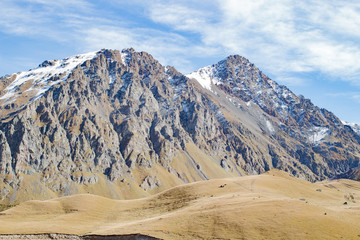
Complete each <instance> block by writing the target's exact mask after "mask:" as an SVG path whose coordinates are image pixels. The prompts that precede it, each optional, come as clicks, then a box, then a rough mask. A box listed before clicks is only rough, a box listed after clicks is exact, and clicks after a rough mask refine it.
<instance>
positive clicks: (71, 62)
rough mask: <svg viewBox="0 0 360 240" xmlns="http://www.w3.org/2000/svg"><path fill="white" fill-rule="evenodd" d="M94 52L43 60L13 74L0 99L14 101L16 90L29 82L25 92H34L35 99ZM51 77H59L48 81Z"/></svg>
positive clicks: (90, 57)
mask: <svg viewBox="0 0 360 240" xmlns="http://www.w3.org/2000/svg"><path fill="white" fill-rule="evenodd" d="M96 54H97V52H90V53H86V54H80V55H76V56H72V57H69V58H65V59H62V60H52V61H45V62H43V63H42V64H40V65H39V67H37V68H35V69H31V70H29V71H26V72H20V73H18V74H15V75H16V78H15V80H14V81H13V82H12V83H11V84H10V85H9V86H7V87H6V88H5V89H4V92H6V93H5V94H4V95H3V96H1V97H0V100H3V101H4V102H6V101H8V100H10V99H11V100H12V101H14V100H15V99H16V95H17V92H18V91H17V90H18V89H19V88H20V87H21V86H22V85H23V84H25V83H30V84H31V87H30V88H28V89H27V90H26V91H27V92H28V91H35V92H36V94H35V96H34V98H33V100H35V99H37V98H39V97H40V96H42V95H43V94H44V93H45V92H46V91H47V90H48V89H49V88H50V87H51V86H53V85H55V84H57V83H59V82H62V81H65V80H66V79H67V78H68V77H69V75H70V73H71V71H72V70H73V69H74V68H76V67H77V66H78V65H80V64H82V63H84V62H85V61H87V60H90V59H93V58H94V57H95V56H96ZM53 77H55V78H56V77H59V78H58V79H56V80H54V81H50V79H51V78H53Z"/></svg>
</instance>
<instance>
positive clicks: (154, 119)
mask: <svg viewBox="0 0 360 240" xmlns="http://www.w3.org/2000/svg"><path fill="white" fill-rule="evenodd" d="M201 72H204V73H201ZM198 75H200V77H204V78H205V80H202V79H200V81H196V80H195V79H193V77H195V78H197V79H198V80H199V76H198ZM209 79H210V83H209V82H207V83H206V84H207V85H204V84H203V82H204V81H209ZM211 81H212V82H213V83H214V84H211ZM199 82H200V84H199ZM203 86H205V87H203ZM0 87H1V94H0V116H1V117H0V118H1V119H2V120H1V122H0V176H1V178H2V179H3V181H2V183H0V195H1V197H2V201H3V202H19V201H24V200H28V199H47V198H52V197H54V196H63V195H71V194H76V193H94V194H98V195H102V196H106V197H110V198H115V199H131V198H137V197H144V196H148V195H151V194H154V193H157V192H159V191H162V190H165V189H168V188H170V187H173V186H177V185H179V184H182V183H189V182H194V181H198V180H207V179H213V178H224V177H233V176H239V175H245V174H258V173H262V172H264V171H267V170H269V169H272V168H278V169H283V170H285V171H288V172H290V173H291V174H292V175H294V176H297V177H301V178H304V179H308V180H312V181H314V180H319V179H325V178H329V177H335V176H337V175H338V174H342V173H345V172H348V171H349V170H351V169H352V168H355V167H357V166H358V165H359V153H360V145H359V136H358V135H357V134H356V133H355V132H354V131H352V130H351V128H347V127H345V126H344V125H343V124H342V123H341V122H340V121H339V120H338V119H337V118H336V116H334V115H333V114H332V113H330V112H328V111H326V110H325V109H319V108H317V107H316V106H314V105H313V104H312V103H311V102H310V100H308V99H304V98H303V97H297V96H296V95H294V94H293V93H291V91H290V90H288V89H287V88H286V87H284V86H279V85H277V84H276V83H275V82H274V81H272V80H270V79H269V78H267V77H266V76H265V75H264V74H263V73H261V72H260V71H259V69H257V68H256V67H255V66H254V65H253V64H251V63H250V62H249V61H248V60H246V59H244V58H242V57H239V56H230V57H228V58H227V59H225V60H223V61H221V62H219V63H218V64H215V65H213V66H211V67H207V69H205V70H199V71H198V72H197V73H194V74H191V75H189V77H186V76H184V75H182V74H181V73H179V72H177V71H176V69H174V68H173V67H164V66H162V65H161V64H160V63H159V62H158V61H157V60H155V59H154V58H153V57H152V56H151V55H150V54H148V53H144V52H136V51H135V50H133V49H125V50H123V51H117V50H101V51H98V52H96V53H89V54H84V55H78V56H74V57H70V58H68V59H64V60H60V61H45V62H44V63H43V64H41V65H40V66H39V68H37V69H34V70H31V71H29V72H26V73H19V74H14V75H11V76H7V77H4V78H2V79H1V85H0Z"/></svg>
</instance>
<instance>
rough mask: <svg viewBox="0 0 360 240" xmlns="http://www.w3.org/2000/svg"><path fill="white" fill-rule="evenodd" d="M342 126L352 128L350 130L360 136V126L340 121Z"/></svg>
mask: <svg viewBox="0 0 360 240" xmlns="http://www.w3.org/2000/svg"><path fill="white" fill-rule="evenodd" d="M341 122H342V124H344V125H348V126H350V127H351V128H352V130H354V132H356V133H357V134H359V135H360V125H359V124H356V123H350V122H346V121H341Z"/></svg>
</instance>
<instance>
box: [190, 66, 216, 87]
mask: <svg viewBox="0 0 360 240" xmlns="http://www.w3.org/2000/svg"><path fill="white" fill-rule="evenodd" d="M215 73H216V68H215V67H214V66H206V67H203V68H200V69H199V70H197V71H195V72H192V73H190V74H188V75H186V77H188V78H194V79H195V80H197V81H198V82H199V83H200V85H201V86H202V87H203V88H205V89H208V90H210V91H211V85H212V84H214V85H216V84H218V83H219V82H220V80H219V78H217V77H216V75H215Z"/></svg>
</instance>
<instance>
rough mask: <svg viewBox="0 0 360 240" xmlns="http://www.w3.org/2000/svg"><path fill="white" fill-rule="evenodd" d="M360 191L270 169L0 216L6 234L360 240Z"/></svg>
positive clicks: (44, 204)
mask: <svg viewBox="0 0 360 240" xmlns="http://www.w3.org/2000/svg"><path fill="white" fill-rule="evenodd" d="M359 194H360V184H359V182H355V181H350V180H336V181H325V182H318V183H309V182H307V181H304V180H301V179H297V178H294V177H290V176H289V175H288V174H285V173H283V172H280V171H270V172H269V173H267V174H262V175H257V176H245V177H237V178H227V179H214V180H209V181H201V182H196V183H192V184H186V185H181V186H178V187H175V188H172V189H169V190H167V191H165V192H162V193H160V194H156V195H154V196H151V197H147V198H144V199H138V200H126V201H119V200H117V201H116V200H112V199H107V198H103V197H99V196H94V195H89V194H86V195H75V196H70V197H63V198H58V199H53V200H48V201H29V202H25V203H22V204H20V205H19V206H17V207H15V208H12V209H9V210H7V211H5V212H3V213H2V215H0V223H1V224H0V233H1V234H7V233H11V234H21V233H23V234H24V233H25V234H37V233H70V234H78V235H83V234H99V235H113V234H132V233H141V234H144V235H150V236H153V237H157V238H161V239H279V238H286V239H341V238H343V239H358V234H359V232H358V230H359V229H360V225H359V224H360V223H359V221H358V215H359V203H358V199H357V198H358V197H357V196H359ZM345 202H346V204H344V203H345ZM19 225H20V226H21V228H19V227H18V226H19ZM0 238H1V235H0Z"/></svg>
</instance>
